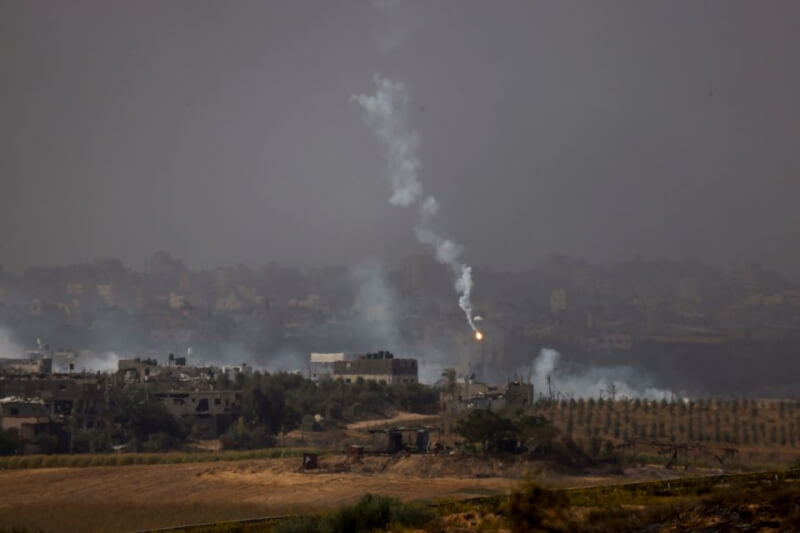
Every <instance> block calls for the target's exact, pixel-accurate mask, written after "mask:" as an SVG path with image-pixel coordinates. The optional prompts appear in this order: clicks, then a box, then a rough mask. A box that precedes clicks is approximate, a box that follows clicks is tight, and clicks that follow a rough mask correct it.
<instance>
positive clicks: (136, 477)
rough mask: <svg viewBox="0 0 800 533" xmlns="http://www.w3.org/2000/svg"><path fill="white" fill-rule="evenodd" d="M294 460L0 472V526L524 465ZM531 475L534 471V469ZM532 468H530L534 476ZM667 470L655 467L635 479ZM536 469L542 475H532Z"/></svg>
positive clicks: (561, 482) (298, 506) (483, 483)
mask: <svg viewBox="0 0 800 533" xmlns="http://www.w3.org/2000/svg"><path fill="white" fill-rule="evenodd" d="M300 463H301V460H300V459H299V458H289V459H266V460H255V461H233V462H220V463H205V464H203V463H194V464H172V465H140V466H121V467H91V468H48V469H30V470H9V471H4V472H0V494H1V495H2V498H0V531H2V530H3V529H2V528H3V527H4V526H6V527H7V526H9V525H22V526H26V527H28V528H41V529H43V530H44V531H67V532H68V531H125V530H135V529H138V528H145V527H158V526H167V525H177V524H182V523H196V522H203V521H216V520H224V519H235V518H247V517H254V516H264V515H270V514H282V513H292V512H298V511H313V510H323V509H331V508H336V507H339V506H342V505H345V504H348V503H351V502H353V501H355V500H356V499H358V498H359V497H360V496H361V495H363V494H364V493H366V492H373V493H379V494H384V495H388V496H394V497H397V498H400V499H403V500H417V499H428V500H436V499H445V498H461V497H470V496H483V495H487V494H495V493H503V492H505V491H507V490H508V489H509V488H510V487H511V486H512V485H513V484H515V483H517V482H518V480H519V479H520V477H522V476H524V475H525V472H526V470H527V471H531V470H532V469H531V468H530V466H531V465H528V464H522V463H516V462H513V461H512V462H507V463H502V462H499V461H496V460H482V459H479V458H471V457H466V458H458V457H452V456H450V457H436V456H405V457H395V458H390V457H386V456H375V457H365V458H364V459H363V460H362V461H360V462H356V463H353V462H352V461H350V460H348V459H347V458H346V457H345V456H344V455H330V456H324V457H322V458H321V460H320V469H319V470H317V471H311V472H302V471H300V468H299V466H300ZM534 474H535V473H534ZM535 475H536V474H535ZM664 475H674V474H671V473H668V472H664V471H661V470H659V471H658V472H649V471H642V472H639V473H638V474H637V473H636V472H634V473H628V476H627V477H626V478H625V479H631V478H634V477H641V476H644V477H662V476H664ZM539 476H541V474H539ZM542 479H543V481H544V482H545V483H547V484H551V485H556V486H567V485H571V486H579V485H594V484H600V483H612V482H619V481H620V480H621V479H623V478H622V477H620V476H606V475H595V476H583V477H553V476H546V477H544V478H542Z"/></svg>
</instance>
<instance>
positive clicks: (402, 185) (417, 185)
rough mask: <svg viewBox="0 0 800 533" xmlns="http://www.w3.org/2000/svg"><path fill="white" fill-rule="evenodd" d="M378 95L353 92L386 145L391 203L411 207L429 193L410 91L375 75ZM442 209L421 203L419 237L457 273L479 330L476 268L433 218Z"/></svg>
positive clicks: (464, 304)
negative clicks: (473, 296) (423, 177)
mask: <svg viewBox="0 0 800 533" xmlns="http://www.w3.org/2000/svg"><path fill="white" fill-rule="evenodd" d="M374 80H375V85H376V91H375V94H374V95H371V96H370V95H363V94H362V95H353V96H352V97H351V99H352V100H354V101H355V102H357V103H358V104H359V105H360V106H361V107H362V108H364V111H365V114H364V121H365V122H366V124H367V125H368V126H369V127H370V128H371V129H372V131H373V132H374V133H375V135H376V136H377V137H378V139H379V140H380V141H381V143H382V144H383V145H384V146H385V148H386V151H387V152H386V153H387V174H388V176H389V179H390V181H391V184H392V196H391V198H390V199H389V203H391V204H392V205H395V206H400V207H409V206H411V205H412V204H415V203H417V202H419V201H420V200H422V198H423V196H425V193H424V190H423V187H422V183H421V182H420V180H419V175H418V173H419V169H420V166H421V164H420V161H419V158H418V157H417V149H418V148H419V135H417V132H416V131H414V130H412V129H411V128H409V127H408V125H407V120H408V91H407V89H406V86H405V85H404V84H403V83H398V82H393V81H392V80H390V79H389V78H382V77H381V76H379V75H377V74H376V75H375V78H374ZM438 212H439V202H438V201H437V200H436V198H434V197H433V196H430V195H428V196H427V197H425V199H424V200H423V201H422V204H421V206H420V221H419V224H418V226H417V228H416V236H417V240H418V241H419V242H420V243H422V244H426V245H428V246H430V247H431V248H433V250H434V255H435V257H436V260H437V261H438V262H439V263H442V264H444V265H447V266H448V267H450V270H451V271H452V272H453V275H454V276H455V290H456V292H457V293H458V294H459V299H458V305H459V306H460V307H461V309H462V310H463V311H464V314H465V315H466V318H467V322H468V323H469V325H470V327H471V328H472V329H473V330H476V329H477V328H476V327H475V322H474V321H473V318H472V302H471V300H470V296H471V293H472V285H473V282H472V269H471V268H470V267H469V266H468V265H466V264H464V263H462V262H461V261H460V260H459V257H460V255H461V253H462V252H463V246H461V245H460V244H458V243H457V242H455V241H452V240H450V239H447V238H445V237H443V236H442V235H441V232H440V231H438V230H437V229H435V227H434V225H433V218H434V216H435V215H436V214H437V213H438Z"/></svg>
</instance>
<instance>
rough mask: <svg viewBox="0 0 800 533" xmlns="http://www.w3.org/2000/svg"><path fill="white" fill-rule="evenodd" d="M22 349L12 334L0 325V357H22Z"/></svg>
mask: <svg viewBox="0 0 800 533" xmlns="http://www.w3.org/2000/svg"><path fill="white" fill-rule="evenodd" d="M23 353H24V350H23V349H22V346H20V344H19V343H18V342H17V340H16V338H15V337H14V334H13V333H11V331H10V330H8V329H7V328H4V327H0V359H3V358H9V359H14V358H17V357H22V355H23Z"/></svg>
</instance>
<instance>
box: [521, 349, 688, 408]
mask: <svg viewBox="0 0 800 533" xmlns="http://www.w3.org/2000/svg"><path fill="white" fill-rule="evenodd" d="M560 357H561V354H559V353H558V352H557V351H555V350H552V349H550V348H544V349H542V351H541V352H540V353H539V356H538V357H536V359H534V360H533V362H532V364H531V368H529V369H527V370H528V371H529V372H530V375H531V382H532V383H533V387H534V391H536V395H537V396H539V395H541V394H544V395H547V394H548V390H549V388H551V389H553V390H554V391H557V392H558V393H560V394H562V395H565V396H567V397H571V398H601V397H604V398H608V397H609V396H610V395H611V391H612V390H613V391H614V394H615V396H616V398H617V399H621V398H625V397H628V398H644V399H650V400H661V399H664V398H668V399H669V398H671V397H672V396H673V393H672V391H668V390H665V389H659V388H656V387H652V386H650V385H649V384H648V380H647V379H646V377H645V376H642V375H641V374H639V373H637V372H636V371H635V370H634V369H633V368H631V367H628V366H612V367H591V368H587V369H585V370H583V371H581V372H565V371H562V370H561V369H559V368H558V360H559V358H560ZM548 377H549V378H550V383H549V384H548V382H547V378H548Z"/></svg>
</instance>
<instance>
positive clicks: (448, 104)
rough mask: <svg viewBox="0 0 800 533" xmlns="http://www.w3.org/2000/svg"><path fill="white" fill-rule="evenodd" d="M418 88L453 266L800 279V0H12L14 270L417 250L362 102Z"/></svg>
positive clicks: (4, 198)
mask: <svg viewBox="0 0 800 533" xmlns="http://www.w3.org/2000/svg"><path fill="white" fill-rule="evenodd" d="M374 73H381V74H383V75H386V76H388V77H391V78H392V79H395V80H398V81H403V82H405V83H407V84H408V86H409V87H410V89H411V94H412V99H413V112H412V114H411V126H412V127H413V128H415V129H416V130H418V131H419V133H420V136H421V148H420V158H421V160H422V172H421V179H422V181H423V183H424V184H425V187H426V189H427V190H428V191H430V192H431V193H433V194H435V195H436V197H437V198H438V199H439V202H440V204H441V207H442V212H441V215H440V216H441V222H442V223H443V225H444V226H445V227H446V229H447V231H448V232H449V233H450V234H451V235H452V236H453V237H455V238H456V239H457V240H459V241H460V242H462V243H463V244H464V245H465V246H466V254H465V256H464V258H465V260H467V261H468V262H472V263H476V264H485V265H490V266H494V267H498V268H514V269H517V268H524V267H526V266H528V265H530V264H532V263H533V262H535V261H537V260H539V259H541V258H543V257H545V256H547V255H549V254H550V253H551V252H562V253H568V254H570V255H575V256H579V257H584V258H586V259H589V260H592V261H598V262H608V261H614V260H617V259H626V258H630V257H632V256H634V255H636V254H640V255H642V256H644V257H653V256H665V257H671V258H676V259H681V258H697V259H700V260H703V261H707V262H710V263H713V264H716V265H723V266H737V265H740V264H746V263H749V262H754V261H758V262H761V263H762V264H764V265H768V266H773V267H777V268H780V269H783V270H785V271H789V272H793V273H797V272H798V271H800V246H798V241H799V239H798V233H800V209H798V199H800V2H797V1H793V0H790V1H786V2H776V1H758V2H753V1H750V2H733V1H730V2H716V1H704V2H688V1H687V2H641V1H632V2H608V1H603V2H589V1H585V2H569V1H560V0H559V1H552V2H521V1H520V2H500V1H491V2H488V1H463V0H458V1H456V0H453V1H441V2H417V3H411V4H395V3H392V2H388V3H387V2H375V3H372V2H366V1H364V2H344V1H336V2H327V1H313V2H312V1H307V2H302V1H297V0H292V1H286V2H267V1H263V2H245V1H237V2H197V1H191V2H112V1H98V2H78V1H70V2H55V1H54V2H32V1H21V0H20V1H10V0H1V1H0V180H1V181H0V263H2V264H4V265H6V266H7V267H11V268H14V269H18V268H20V267H21V266H24V265H28V264H49V263H64V262H72V261H79V260H86V259H90V258H94V257H110V256H116V257H121V258H122V259H123V260H125V261H126V263H128V264H130V265H132V266H134V267H137V268H138V267H141V266H142V265H143V264H144V262H145V260H146V259H147V258H148V257H149V256H150V254H151V253H152V252H153V251H155V250H159V249H167V250H170V251H172V252H173V253H174V254H176V255H178V256H179V257H182V258H184V259H185V260H186V261H187V262H188V263H189V264H190V265H192V266H197V267H205V266H211V265H218V264H230V263H236V262H239V261H244V262H246V263H249V264H253V265H258V264H263V263H265V262H267V261H270V260H278V261H280V262H282V263H288V264H296V265H300V266H310V265H314V264H331V263H353V262H358V261H361V260H363V259H364V258H383V259H386V260H392V259H395V258H398V257H401V256H403V255H406V254H408V253H415V252H417V251H419V249H418V245H417V244H416V241H415V239H414V235H413V230H412V226H413V224H414V221H415V217H416V213H415V212H413V211H406V210H403V209H398V208H393V207H391V206H390V205H389V204H388V198H389V194H390V191H389V186H388V184H387V182H386V180H385V179H384V159H383V153H382V149H381V147H380V145H379V144H378V143H377V141H376V140H375V139H374V137H373V135H372V133H371V132H370V131H369V129H368V128H367V127H365V125H364V124H363V122H362V120H361V112H360V110H359V109H358V108H357V106H356V105H354V104H353V103H352V102H350V101H349V96H350V95H351V94H352V93H365V92H367V93H369V92H372V91H373V83H372V76H373V74H374Z"/></svg>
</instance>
